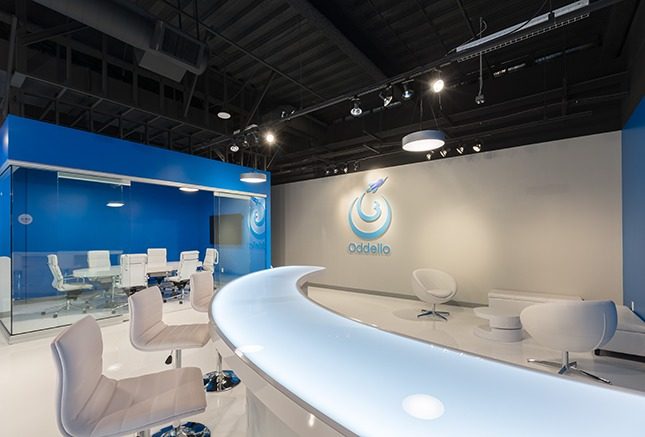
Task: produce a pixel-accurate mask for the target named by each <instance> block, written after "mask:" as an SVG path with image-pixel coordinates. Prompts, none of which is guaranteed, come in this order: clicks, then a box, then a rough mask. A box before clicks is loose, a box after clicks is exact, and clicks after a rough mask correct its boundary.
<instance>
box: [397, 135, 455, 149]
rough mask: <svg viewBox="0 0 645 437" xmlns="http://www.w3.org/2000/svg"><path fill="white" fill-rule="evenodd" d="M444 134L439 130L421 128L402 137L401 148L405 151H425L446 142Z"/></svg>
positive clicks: (436, 147)
mask: <svg viewBox="0 0 645 437" xmlns="http://www.w3.org/2000/svg"><path fill="white" fill-rule="evenodd" d="M445 138H446V136H445V135H444V134H443V132H441V131H440V130H421V131H418V132H412V133H411V134H408V135H406V136H404V137H403V141H402V142H403V150H405V151H407V152H427V151H429V150H435V149H438V148H440V147H442V146H443V145H444V144H446V140H445Z"/></svg>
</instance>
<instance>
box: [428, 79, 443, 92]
mask: <svg viewBox="0 0 645 437" xmlns="http://www.w3.org/2000/svg"><path fill="white" fill-rule="evenodd" d="M444 85H445V83H444V81H443V79H441V78H438V79H435V80H434V81H433V82H432V85H431V86H432V91H433V92H435V93H440V92H441V90H443V87H444Z"/></svg>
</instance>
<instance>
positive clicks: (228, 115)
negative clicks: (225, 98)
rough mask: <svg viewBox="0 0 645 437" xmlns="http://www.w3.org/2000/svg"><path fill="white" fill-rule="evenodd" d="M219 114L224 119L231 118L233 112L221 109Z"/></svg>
mask: <svg viewBox="0 0 645 437" xmlns="http://www.w3.org/2000/svg"><path fill="white" fill-rule="evenodd" d="M217 116H218V117H219V118H221V119H222V120H228V119H229V118H231V113H230V112H226V111H219V112H218V113H217Z"/></svg>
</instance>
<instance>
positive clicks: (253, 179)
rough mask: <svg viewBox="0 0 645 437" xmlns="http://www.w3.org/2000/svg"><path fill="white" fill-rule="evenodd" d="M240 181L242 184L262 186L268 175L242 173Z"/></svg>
mask: <svg viewBox="0 0 645 437" xmlns="http://www.w3.org/2000/svg"><path fill="white" fill-rule="evenodd" d="M240 180H241V181H242V182H247V183H249V184H261V183H262V182H266V181H267V175H265V174H264V173H260V172H255V171H254V172H249V173H242V174H241V175H240Z"/></svg>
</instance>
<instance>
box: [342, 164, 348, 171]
mask: <svg viewBox="0 0 645 437" xmlns="http://www.w3.org/2000/svg"><path fill="white" fill-rule="evenodd" d="M348 171H349V167H348V166H347V164H345V165H344V166H343V173H347V172H348Z"/></svg>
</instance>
